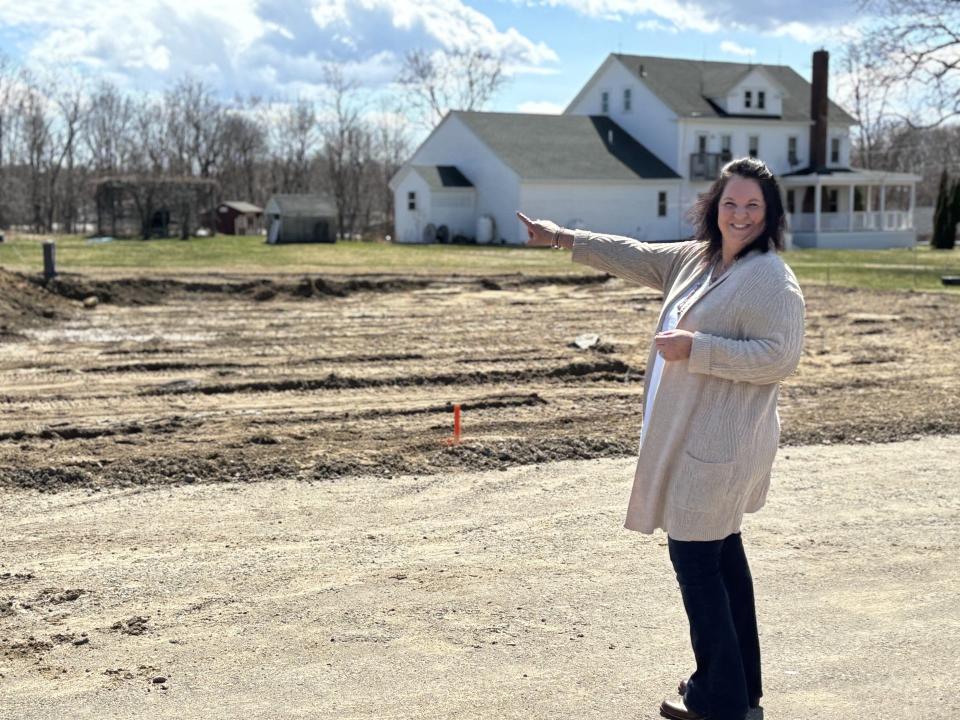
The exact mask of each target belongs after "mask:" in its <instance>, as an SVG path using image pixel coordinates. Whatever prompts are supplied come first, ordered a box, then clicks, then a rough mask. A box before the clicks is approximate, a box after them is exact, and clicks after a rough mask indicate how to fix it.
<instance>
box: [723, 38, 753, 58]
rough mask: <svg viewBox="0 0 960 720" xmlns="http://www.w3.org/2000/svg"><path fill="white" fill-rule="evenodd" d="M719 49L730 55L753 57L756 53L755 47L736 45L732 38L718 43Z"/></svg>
mask: <svg viewBox="0 0 960 720" xmlns="http://www.w3.org/2000/svg"><path fill="white" fill-rule="evenodd" d="M720 51H721V52H725V53H729V54H730V55H739V56H740V57H753V56H754V55H756V54H757V50H756V48H748V47H744V46H743V45H738V44H737V43H735V42H733V41H732V40H724V41H723V42H722V43H720Z"/></svg>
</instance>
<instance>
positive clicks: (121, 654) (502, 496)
mask: <svg viewBox="0 0 960 720" xmlns="http://www.w3.org/2000/svg"><path fill="white" fill-rule="evenodd" d="M0 286H2V289H3V290H4V293H3V296H4V297H5V298H6V300H5V301H4V303H5V304H2V305H0V323H2V325H0V342H2V349H3V353H2V356H0V512H2V516H3V517H4V528H3V533H2V545H0V645H2V654H0V695H2V697H3V699H2V702H0V718H2V719H3V720H6V718H7V717H11V718H14V717H16V718H34V717H36V718H60V717H78V718H79V717H117V718H123V717H171V718H173V717H177V718H192V717H197V718H211V717H223V718H235V717H240V716H249V717H258V718H260V717H263V718H270V717H276V718H286V717H335V718H341V717H343V718H352V717H357V718H359V717H378V718H379V717H383V718H387V717H410V718H420V717H458V718H459V717H476V718H497V717H525V718H527V717H531V718H541V717H542V718H548V717H549V718H553V717H557V716H560V717H585V718H586V717H590V718H592V717H598V718H599V717H607V716H608V715H609V712H611V711H612V712H614V714H615V715H617V716H623V715H627V716H634V717H640V718H645V717H654V716H655V712H654V711H655V708H656V703H658V702H659V700H660V699H661V697H662V696H663V694H664V693H666V692H668V691H669V690H670V689H671V687H673V686H675V683H676V680H677V679H678V678H679V677H681V676H682V674H683V673H684V672H686V671H687V670H688V669H689V668H688V666H689V663H690V658H689V657H688V655H689V649H688V647H687V644H686V642H687V641H686V638H685V630H684V628H683V618H682V610H681V608H680V604H679V595H678V592H677V591H676V587H675V583H674V582H673V578H672V575H671V573H670V571H669V563H668V561H667V559H666V549H665V547H662V543H663V542H664V538H663V537H662V536H654V537H652V538H649V537H641V536H637V535H634V534H631V533H627V532H626V531H623V530H621V523H622V513H623V509H624V507H625V503H626V497H627V494H628V492H629V478H630V475H631V464H632V460H631V458H630V456H631V455H632V454H633V453H634V452H635V450H636V444H637V438H638V436H639V429H640V428H639V425H640V418H639V410H640V407H641V402H642V397H641V395H642V382H643V372H644V367H643V365H644V362H645V359H646V351H647V347H648V343H649V340H650V334H651V332H652V329H653V325H654V323H655V321H656V312H657V308H658V304H659V300H660V299H659V297H658V295H657V294H656V293H654V292H651V291H647V290H645V289H641V288H637V287H634V286H630V285H627V284H624V283H622V282H621V281H619V280H616V279H609V278H607V277H605V276H602V275H597V276H593V277H589V276H588V277H555V278H551V277H529V276H526V277H525V276H503V277H496V278H476V277H430V276H417V277H395V276H375V277H373V276H371V277H359V276H350V277H346V276H344V277H333V276H324V277H316V276H311V277H307V278H300V277H290V276H277V277H272V278H250V277H246V276H236V277H225V276H205V277H195V278H188V279H184V278H182V277H181V278H177V279H173V278H136V279H129V280H124V279H122V278H121V279H118V278H115V277H114V278H110V279H99V280H97V279H91V278H82V277H70V276H66V277H63V278H61V279H60V281H59V282H58V283H57V285H56V287H55V289H56V290H57V294H56V295H52V294H50V293H47V292H46V291H44V290H41V289H40V288H39V287H37V286H36V285H34V284H32V283H28V282H26V281H25V280H24V279H22V278H19V277H15V276H10V275H5V274H0ZM805 294H806V298H807V309H808V325H807V342H806V348H805V354H804V357H803V360H802V362H801V366H800V368H799V370H798V372H797V374H796V375H794V376H793V377H791V378H789V379H788V380H787V381H786V382H785V383H784V384H783V387H782V391H781V403H780V407H781V419H782V424H783V435H782V441H783V444H784V446H785V447H784V448H783V449H782V450H781V454H780V459H779V460H778V466H777V470H776V472H775V481H774V482H775V489H774V490H772V491H771V500H770V504H769V505H768V507H767V508H765V509H764V510H763V512H762V513H761V514H760V515H758V516H757V517H756V518H751V519H750V520H749V521H748V526H747V528H748V530H747V531H748V532H749V533H750V535H749V537H748V552H751V551H752V554H751V559H752V560H753V562H754V572H755V575H756V576H757V578H758V595H759V597H760V600H759V602H760V605H761V608H760V611H761V615H762V616H763V617H762V619H761V625H762V626H763V625H765V627H762V632H763V633H764V637H763V638H762V641H763V642H764V644H765V647H766V648H769V650H768V652H767V657H768V661H767V662H768V666H767V667H768V670H767V673H768V678H769V682H768V688H767V689H768V696H769V698H768V699H765V702H764V707H765V711H766V712H767V713H768V717H772V718H786V719H788V720H794V719H796V720H806V718H814V717H816V718H828V719H832V718H837V719H839V718H841V717H842V718H847V717H850V716H851V715H858V716H861V715H862V716H870V717H879V718H883V717H889V718H898V719H899V718H912V717H916V718H921V717H922V718H939V717H943V718H947V717H953V716H954V715H955V712H956V711H957V710H958V707H957V704H956V700H955V698H954V697H953V694H951V693H950V692H949V685H950V682H949V678H948V676H951V677H953V678H955V677H956V673H955V672H954V671H952V670H950V668H952V667H953V666H954V665H955V663H954V658H955V656H956V653H957V651H958V650H960V644H958V641H957V640H956V638H957V637H960V633H958V632H957V631H958V630H960V620H958V613H957V610H956V603H955V601H954V599H955V597H956V592H957V581H956V579H955V576H956V573H955V567H956V566H957V560H958V557H957V551H956V547H957V541H958V539H960V538H958V537H957V535H958V523H957V520H958V514H960V509H958V476H960V473H957V456H958V450H960V445H958V440H957V437H956V436H957V434H958V433H960V332H958V331H960V313H958V310H960V298H958V297H956V296H948V295H942V294H936V293H930V294H924V293H891V292H868V291H853V290H844V289H838V288H827V287H822V286H809V287H806V288H805ZM91 296H96V297H97V298H98V302H97V303H96V304H95V305H94V304H93V302H92V301H90V302H89V303H88V305H91V306H92V307H88V308H84V307H82V305H81V302H80V301H82V300H83V299H84V298H90V297H91ZM11 298H16V300H15V301H14V300H11ZM581 333H596V334H598V335H599V336H600V342H599V344H598V345H596V346H595V347H593V348H591V349H589V350H581V349H578V348H576V347H575V346H573V345H572V341H573V340H574V338H575V337H576V336H577V335H579V334H581ZM452 403H460V404H461V405H462V408H463V432H464V436H463V442H462V443H461V444H459V445H447V444H445V443H444V440H445V439H446V438H447V437H448V436H449V435H450V433H451V429H452V412H451V407H452ZM875 443H883V444H875ZM827 445H831V446H830V447H827ZM797 446H803V447H797ZM601 458H605V459H601ZM554 461H563V462H554ZM477 471H480V472H479V473H478V472H477ZM254 481H259V482H254ZM764 618H765V619H764ZM84 633H86V635H84ZM158 678H165V680H163V681H158V682H154V680H156V679H158ZM931 703H933V706H932V707H931Z"/></svg>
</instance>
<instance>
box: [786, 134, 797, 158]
mask: <svg viewBox="0 0 960 720" xmlns="http://www.w3.org/2000/svg"><path fill="white" fill-rule="evenodd" d="M799 161H800V158H798V157H797V136H796V135H791V136H790V137H788V138H787V162H788V163H790V164H791V165H796V164H797V163H798V162H799Z"/></svg>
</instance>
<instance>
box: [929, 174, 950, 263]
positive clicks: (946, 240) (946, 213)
mask: <svg viewBox="0 0 960 720" xmlns="http://www.w3.org/2000/svg"><path fill="white" fill-rule="evenodd" d="M951 189H952V188H951V187H950V178H949V177H947V169H946V168H944V169H943V172H942V173H941V174H940V189H939V190H938V191H937V205H936V208H935V209H934V211H933V237H931V238H930V247H933V248H937V249H939V250H949V249H950V248H952V247H953V235H954V229H955V227H956V220H954V213H953V198H952V197H951V192H950V191H951Z"/></svg>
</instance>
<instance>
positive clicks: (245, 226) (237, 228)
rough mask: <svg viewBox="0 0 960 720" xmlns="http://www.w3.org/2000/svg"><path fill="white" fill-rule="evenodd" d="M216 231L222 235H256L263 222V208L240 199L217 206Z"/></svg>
mask: <svg viewBox="0 0 960 720" xmlns="http://www.w3.org/2000/svg"><path fill="white" fill-rule="evenodd" d="M216 218H217V219H216V226H217V232H218V233H221V234H223V235H256V234H258V233H259V232H260V228H261V226H262V224H263V208H261V207H257V206H256V205H252V204H251V203H248V202H241V201H240V200H226V201H224V202H222V203H220V204H219V205H218V206H217V214H216Z"/></svg>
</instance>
